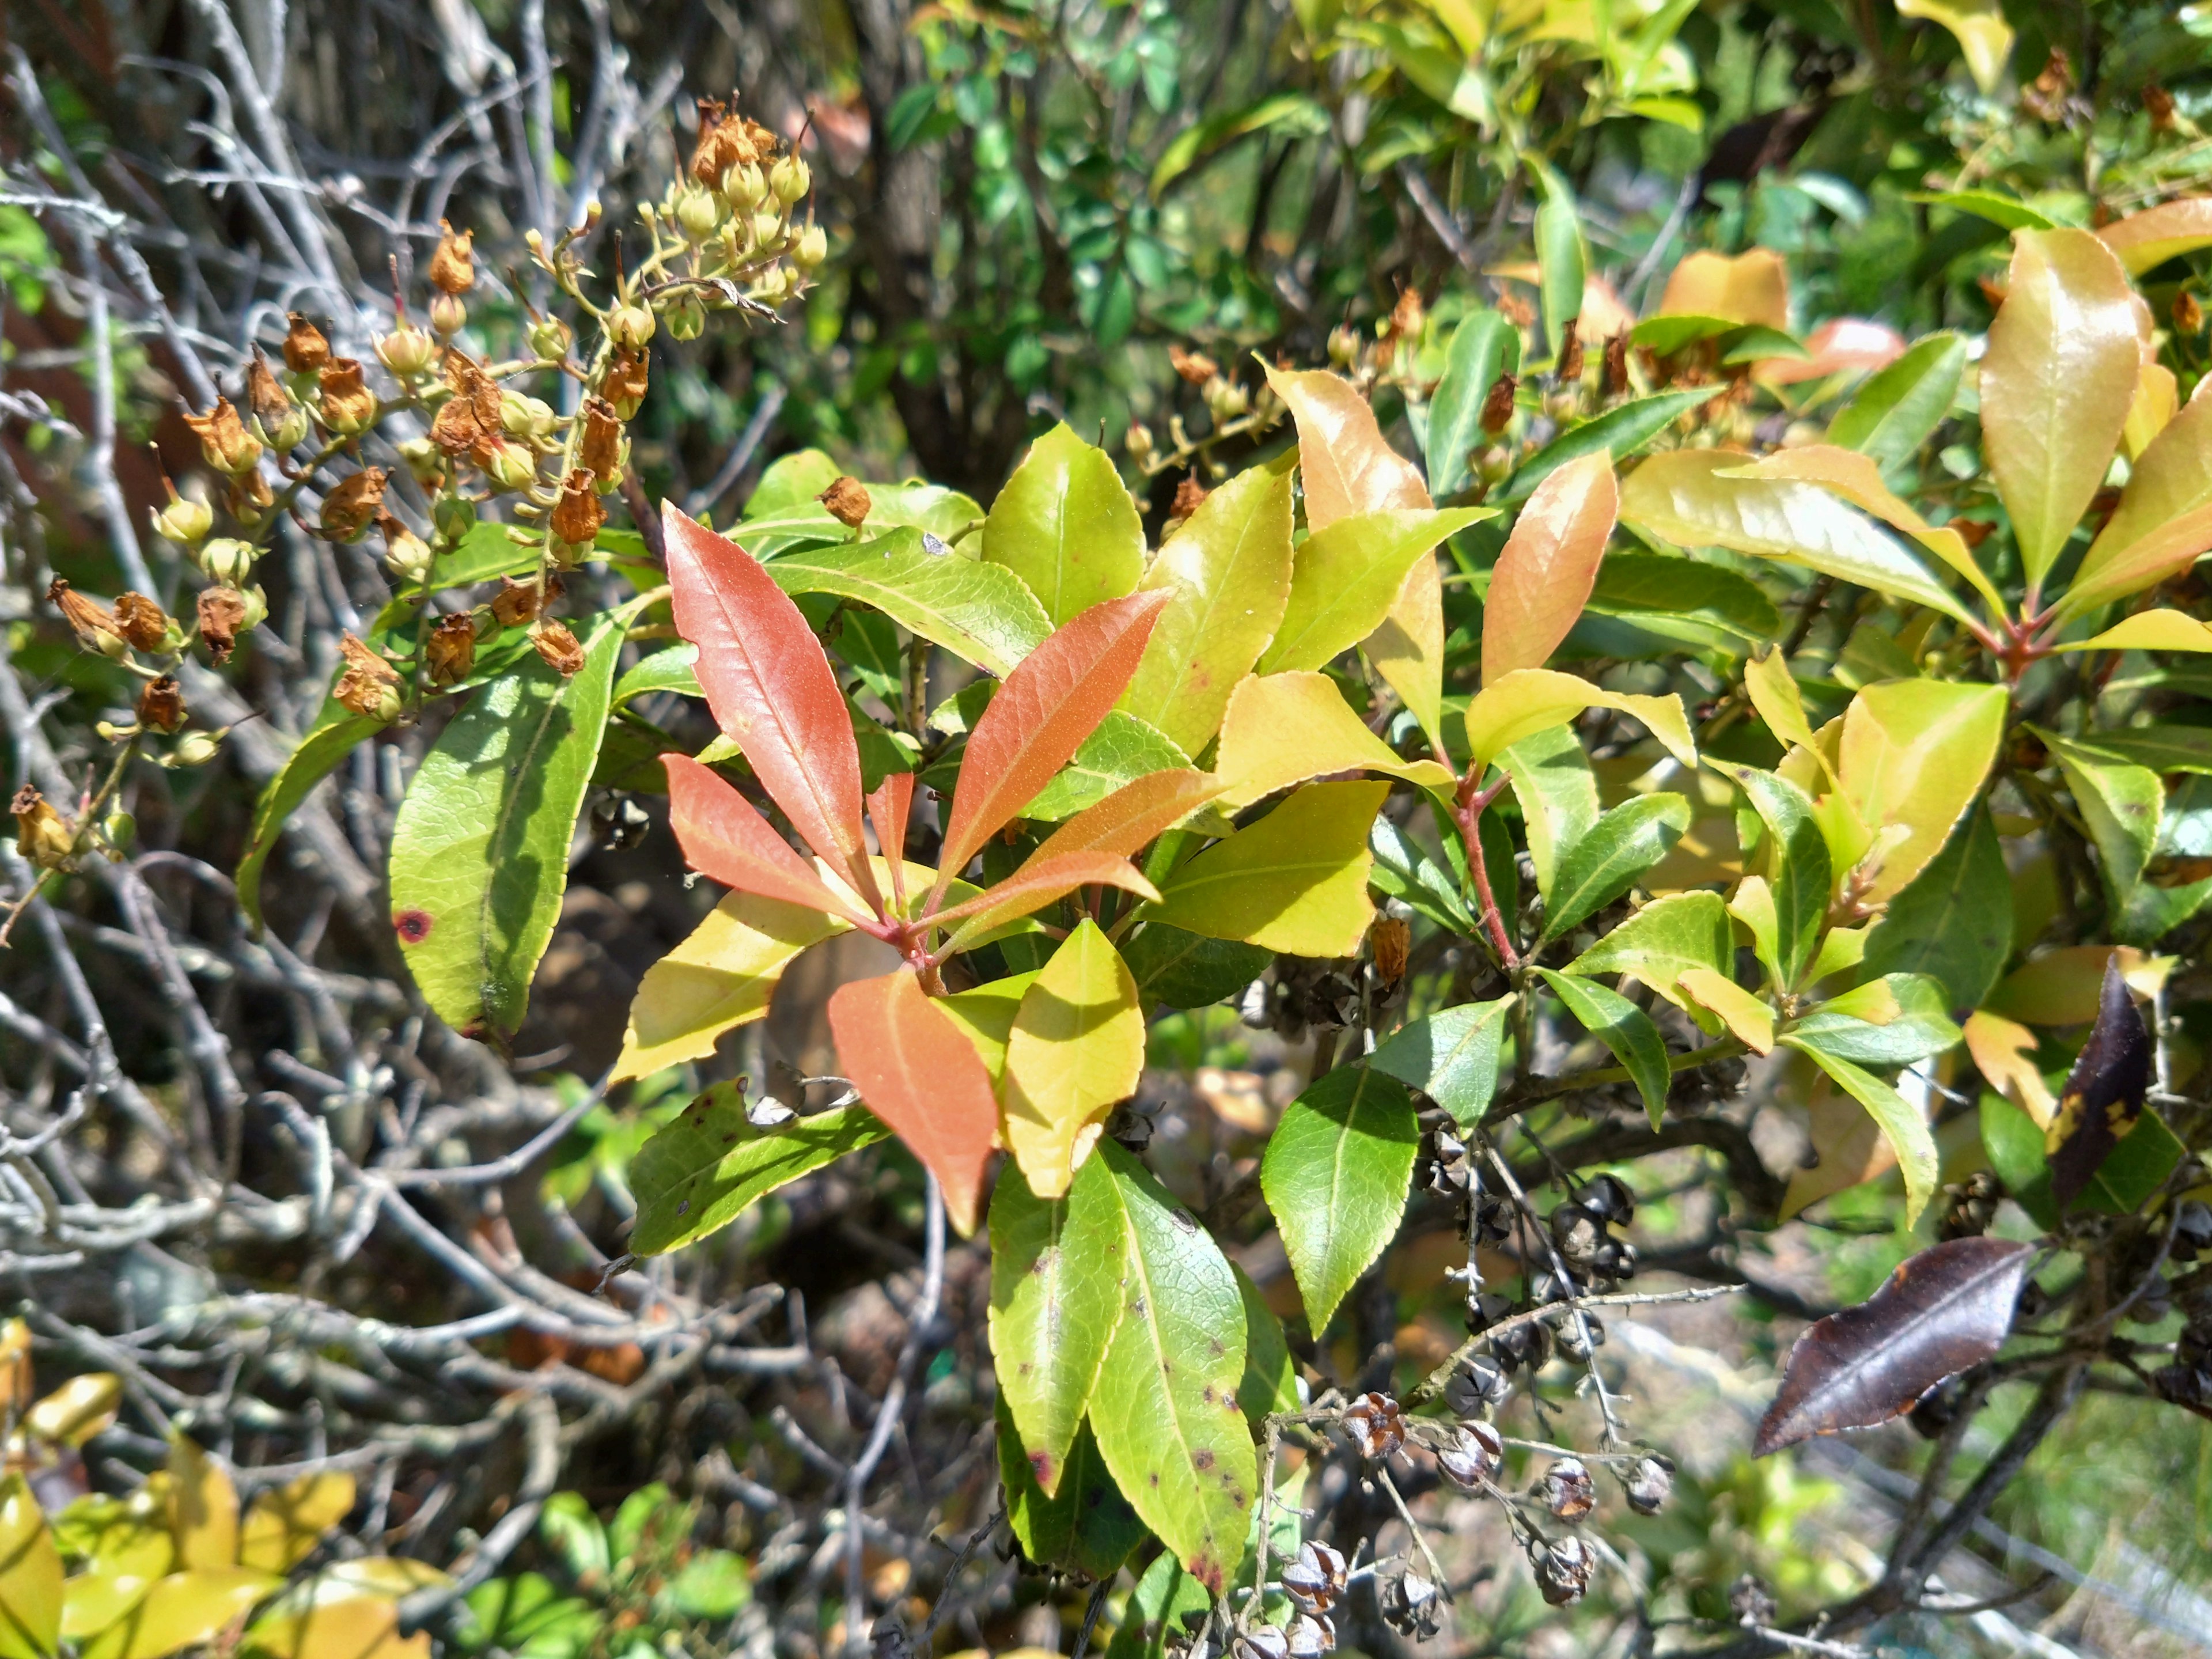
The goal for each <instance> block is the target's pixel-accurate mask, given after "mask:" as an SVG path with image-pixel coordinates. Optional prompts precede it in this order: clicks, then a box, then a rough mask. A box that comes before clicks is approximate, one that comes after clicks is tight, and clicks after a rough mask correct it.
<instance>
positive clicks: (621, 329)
mask: <svg viewBox="0 0 2212 1659" xmlns="http://www.w3.org/2000/svg"><path fill="white" fill-rule="evenodd" d="M607 332H608V333H609V334H610V335H611V336H612V337H613V338H614V343H616V344H617V345H618V346H626V347H628V348H629V349H630V350H632V351H638V350H641V349H644V346H645V343H646V342H647V341H648V340H650V339H651V338H652V337H653V313H651V312H650V311H648V310H647V309H646V308H645V307H643V306H636V305H623V306H617V307H615V308H614V314H613V315H611V317H609V318H608V319H607Z"/></svg>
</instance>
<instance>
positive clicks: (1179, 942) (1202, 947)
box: [1121, 921, 1275, 1008]
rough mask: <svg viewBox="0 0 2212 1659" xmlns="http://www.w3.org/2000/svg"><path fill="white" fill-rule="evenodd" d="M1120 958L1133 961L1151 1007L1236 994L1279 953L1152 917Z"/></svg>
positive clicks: (1141, 993)
mask: <svg viewBox="0 0 2212 1659" xmlns="http://www.w3.org/2000/svg"><path fill="white" fill-rule="evenodd" d="M1121 959H1122V960H1123V961H1124V962H1127V963H1128V964H1129V971H1130V973H1131V974H1133V975H1135V977H1136V981H1137V994H1138V997H1139V999H1140V1000H1142V1001H1143V1002H1144V1003H1146V1005H1147V1006H1150V1005H1152V1004H1156V1003H1164V1004H1165V1005H1166V1006H1168V1007H1170V1008H1203V1007H1205V1006H1207V1005H1208V1004H1209V1003H1215V1002H1219V1001H1221V1000H1223V999H1224V998H1225V997H1233V996H1235V995H1236V994H1237V993H1238V992H1239V991H1242V990H1243V988H1244V987H1246V986H1248V985H1249V984H1250V983H1251V982H1252V981H1254V980H1255V979H1257V978H1259V976H1260V975H1261V974H1263V973H1265V972H1266V971H1267V965H1268V964H1269V963H1272V962H1273V961H1274V959H1275V953H1274V952H1273V951H1270V950H1268V949H1267V948H1266V947H1265V946H1264V945H1245V944H1243V943H1241V942H1240V941H1238V940H1236V939H1208V938H1207V937H1206V935H1205V934H1203V933H1186V932H1185V931H1184V930H1183V929H1182V928H1180V927H1167V926H1164V924H1162V923H1160V922H1157V921H1153V922H1147V923H1146V925H1145V926H1144V927H1140V928H1139V929H1138V930H1137V931H1136V932H1135V933H1133V934H1132V935H1130V937H1129V940H1128V942H1127V944H1126V945H1123V946H1122V948H1121Z"/></svg>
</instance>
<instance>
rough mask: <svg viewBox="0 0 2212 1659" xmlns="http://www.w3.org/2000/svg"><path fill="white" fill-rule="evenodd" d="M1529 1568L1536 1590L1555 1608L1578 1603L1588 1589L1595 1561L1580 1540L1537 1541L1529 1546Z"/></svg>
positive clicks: (1570, 1538) (1593, 1556) (1569, 1538)
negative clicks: (1534, 1577) (1532, 1573)
mask: <svg viewBox="0 0 2212 1659" xmlns="http://www.w3.org/2000/svg"><path fill="white" fill-rule="evenodd" d="M1528 1565H1529V1566H1530V1567H1532V1568H1533V1569H1534V1571H1535V1574H1536V1588H1537V1589H1540V1590H1541V1591H1543V1593H1544V1599H1545V1600H1546V1601H1548V1602H1550V1603H1551V1604H1552V1605H1553V1607H1569V1606H1571V1605H1572V1604H1573V1603H1575V1602H1577V1601H1581V1600H1582V1599H1583V1592H1584V1591H1586V1590H1587V1589H1589V1581H1590V1573H1591V1572H1592V1571H1594V1570H1595V1567H1596V1565H1597V1557H1596V1555H1595V1553H1594V1552H1593V1551H1592V1550H1591V1549H1590V1547H1589V1545H1588V1544H1585V1543H1584V1542H1583V1541H1582V1540H1581V1539H1579V1538H1575V1537H1571V1536H1570V1537H1566V1538H1559V1539H1554V1540H1552V1541H1548V1542H1547V1541H1545V1540H1543V1539H1541V1538H1540V1539H1537V1540H1536V1541H1534V1542H1533V1543H1531V1544H1530V1545H1529V1546H1528Z"/></svg>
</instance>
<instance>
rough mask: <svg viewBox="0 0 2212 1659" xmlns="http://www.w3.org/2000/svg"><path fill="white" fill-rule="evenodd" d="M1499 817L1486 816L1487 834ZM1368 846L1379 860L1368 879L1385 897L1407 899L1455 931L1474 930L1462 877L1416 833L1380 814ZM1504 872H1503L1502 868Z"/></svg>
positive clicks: (1442, 924)
mask: <svg viewBox="0 0 2212 1659" xmlns="http://www.w3.org/2000/svg"><path fill="white" fill-rule="evenodd" d="M1496 822H1497V820H1496V819H1495V818H1493V817H1490V816H1488V815H1485V817H1484V818H1483V828H1484V831H1485V833H1486V834H1487V833H1488V832H1489V830H1490V829H1491V828H1492V826H1493V825H1494V824H1495V823H1496ZM1367 846H1368V850H1369V851H1370V853H1371V854H1373V855H1374V859H1375V862H1374V865H1373V867H1372V868H1370V870H1369V872H1368V876H1367V879H1368V883H1369V884H1370V886H1372V887H1373V888H1374V889H1375V890H1376V892H1378V893H1380V894H1382V895H1383V896H1384V897H1385V898H1394V899H1399V900H1401V901H1403V902H1405V903H1406V904H1407V905H1408V906H1410V907H1411V908H1413V909H1414V910H1417V911H1419V913H1420V914H1421V915H1425V916H1426V917H1428V918H1429V920H1430V921H1433V922H1435V923H1437V926H1439V927H1444V928H1447V929H1449V930H1450V931H1451V932H1453V933H1474V931H1475V928H1476V927H1477V926H1478V924H1477V922H1476V921H1475V919H1474V914H1473V912H1471V911H1470V910H1469V909H1468V902H1467V899H1466V898H1465V896H1463V895H1462V891H1461V883H1460V878H1459V877H1458V876H1457V875H1455V873H1454V872H1452V871H1450V870H1448V869H1446V868H1445V867H1444V866H1443V865H1441V864H1439V863H1438V862H1437V860H1435V859H1432V858H1431V857H1430V856H1429V854H1427V853H1426V852H1425V851H1423V850H1422V848H1420V846H1419V844H1417V843H1416V842H1414V841H1413V837H1411V836H1408V835H1407V833H1406V832H1405V831H1404V830H1403V829H1401V828H1400V827H1399V826H1398V825H1396V824H1395V823H1391V822H1390V820H1389V818H1387V817H1378V818H1376V820H1375V823H1374V827H1373V828H1372V829H1370V830H1369V831H1368V835H1367ZM1500 873H1501V874H1502V873H1503V872H1500Z"/></svg>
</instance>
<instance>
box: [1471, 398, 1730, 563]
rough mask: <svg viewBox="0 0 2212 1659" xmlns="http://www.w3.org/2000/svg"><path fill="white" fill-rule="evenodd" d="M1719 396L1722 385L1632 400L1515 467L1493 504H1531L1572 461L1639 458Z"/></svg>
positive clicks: (1570, 433)
mask: <svg viewBox="0 0 2212 1659" xmlns="http://www.w3.org/2000/svg"><path fill="white" fill-rule="evenodd" d="M1719 391H1720V388H1719V387H1717V386H1692V387H1690V388H1689V389H1687V390H1686V391H1682V392H1654V393H1652V394H1651V395H1650V397H1648V398H1630V399H1629V400H1628V401H1627V402H1626V403H1625V404H1620V405H1618V406H1617V407H1615V408H1613V409H1608V410H1606V412H1605V413H1604V414H1602V415H1600V416H1596V417H1595V419H1593V420H1588V421H1584V422H1583V423H1582V424H1581V425H1580V426H1577V427H1571V428H1569V429H1568V430H1566V431H1565V432H1563V433H1561V434H1560V435H1559V436H1558V437H1556V438H1554V439H1553V440H1552V441H1551V442H1549V443H1547V444H1546V445H1545V446H1544V447H1542V448H1541V449H1540V450H1538V451H1537V452H1536V453H1534V455H1531V456H1530V457H1529V458H1528V459H1527V460H1525V461H1523V462H1522V463H1521V465H1519V466H1518V467H1516V468H1515V469H1514V471H1513V475H1512V476H1511V477H1509V478H1507V479H1506V481H1505V483H1504V486H1503V487H1502V488H1501V489H1499V490H1498V493H1497V494H1496V495H1494V496H1492V498H1491V499H1492V500H1493V501H1502V502H1504V503H1506V504H1508V505H1510V504H1511V503H1513V502H1515V501H1526V500H1527V499H1528V496H1529V495H1531V494H1533V493H1534V490H1535V488H1536V486H1537V485H1538V484H1540V483H1543V482H1544V480H1545V479H1547V478H1548V477H1551V476H1552V474H1553V473H1554V472H1556V471H1559V469H1560V468H1561V467H1563V466H1565V465H1566V464H1567V463H1568V462H1569V461H1572V460H1579V459H1581V458H1582V457H1583V456H1585V455H1594V454H1595V453H1597V452H1598V451H1599V450H1603V451H1605V452H1606V453H1607V454H1608V455H1610V456H1612V457H1613V459H1614V460H1615V461H1620V460H1624V459H1626V458H1627V457H1629V456H1631V455H1634V454H1636V453H1639V452H1640V451H1641V450H1642V449H1643V447H1644V445H1646V444H1648V443H1650V441H1652V440H1653V439H1654V438H1656V437H1657V436H1658V435H1660V434H1661V433H1662V432H1664V431H1665V430H1666V429H1667V428H1668V427H1669V426H1671V425H1673V424H1674V421H1675V420H1676V418H1677V417H1678V416H1680V415H1682V414H1683V413H1684V412H1685V411H1686V410H1692V409H1696V408H1698V407H1699V406H1700V405H1702V404H1709V403H1711V401H1712V400H1713V398H1715V397H1716V396H1717V395H1718V393H1719ZM1624 511H1625V508H1624ZM1692 545H1695V544H1692Z"/></svg>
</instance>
